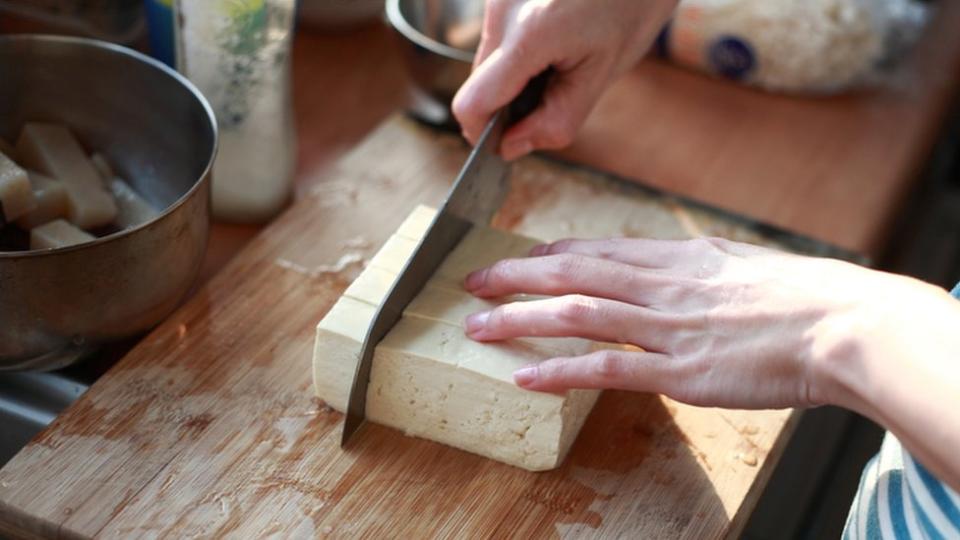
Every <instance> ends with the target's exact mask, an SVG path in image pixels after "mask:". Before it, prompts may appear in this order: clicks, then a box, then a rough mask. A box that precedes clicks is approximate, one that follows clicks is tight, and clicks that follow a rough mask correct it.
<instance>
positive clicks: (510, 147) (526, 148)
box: [503, 139, 533, 161]
mask: <svg viewBox="0 0 960 540" xmlns="http://www.w3.org/2000/svg"><path fill="white" fill-rule="evenodd" d="M532 151H533V143H531V142H530V140H529V139H520V140H519V141H509V142H507V143H505V144H504V145H503V159H506V160H508V161H509V160H513V159H517V158H519V157H523V156H525V155H527V154H529V153H530V152H532Z"/></svg>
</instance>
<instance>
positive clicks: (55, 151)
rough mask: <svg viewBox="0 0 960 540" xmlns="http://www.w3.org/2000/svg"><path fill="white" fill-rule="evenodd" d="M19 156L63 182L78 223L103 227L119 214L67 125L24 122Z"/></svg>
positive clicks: (69, 215) (73, 218) (71, 215)
mask: <svg viewBox="0 0 960 540" xmlns="http://www.w3.org/2000/svg"><path fill="white" fill-rule="evenodd" d="M17 157H18V158H19V159H20V162H21V163H22V164H23V165H24V166H26V167H29V168H31V169H36V170H37V171H39V172H41V173H44V174H46V175H48V176H51V177H53V178H56V179H57V180H60V181H61V182H63V184H64V188H66V191H67V197H68V200H69V208H68V211H67V218H68V219H69V221H70V222H71V223H73V224H74V225H76V226H77V227H80V228H81V229H92V228H95V227H100V226H103V225H107V224H109V223H110V222H112V221H113V219H114V218H115V217H116V215H117V205H116V204H115V203H114V201H113V197H112V196H111V195H110V194H109V193H108V192H107V191H106V189H105V188H104V186H103V182H102V181H101V179H100V175H99V173H97V170H96V168H95V167H94V166H93V164H92V163H91V162H90V158H88V157H87V154H86V153H85V152H84V151H83V148H82V147H81V146H80V143H79V142H77V140H76V138H74V136H73V134H72V133H70V130H68V129H67V128H65V127H63V126H60V125H56V124H44V123H39V122H32V123H28V124H26V125H24V127H23V131H22V132H21V133H20V138H19V139H18V140H17Z"/></svg>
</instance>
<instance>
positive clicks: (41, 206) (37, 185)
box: [17, 171, 67, 230]
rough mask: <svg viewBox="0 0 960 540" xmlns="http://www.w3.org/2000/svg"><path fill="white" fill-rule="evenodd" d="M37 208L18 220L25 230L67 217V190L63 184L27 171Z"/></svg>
mask: <svg viewBox="0 0 960 540" xmlns="http://www.w3.org/2000/svg"><path fill="white" fill-rule="evenodd" d="M27 176H29V177H30V186H31V187H32V188H33V200H34V201H35V202H36V206H35V207H34V208H33V210H31V211H29V212H27V213H26V214H24V215H23V216H21V217H20V219H18V220H17V225H19V226H20V227H21V228H24V229H28V230H29V229H33V228H34V227H38V226H40V225H43V224H44V223H49V222H51V221H53V220H55V219H58V218H62V217H64V216H66V215H67V190H66V189H65V188H64V187H63V182H60V181H57V180H54V179H53V178H50V177H49V176H47V175H44V174H40V173H38V172H35V171H27Z"/></svg>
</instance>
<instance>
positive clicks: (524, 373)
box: [513, 366, 537, 386]
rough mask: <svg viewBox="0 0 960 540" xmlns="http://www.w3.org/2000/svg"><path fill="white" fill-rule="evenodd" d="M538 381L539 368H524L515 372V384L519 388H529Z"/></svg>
mask: <svg viewBox="0 0 960 540" xmlns="http://www.w3.org/2000/svg"><path fill="white" fill-rule="evenodd" d="M536 379H537V366H527V367H522V368H520V369H518V370H516V371H514V372H513V382H515V383H517V385H518V386H527V385H528V384H530V383H532V382H533V381H535V380H536Z"/></svg>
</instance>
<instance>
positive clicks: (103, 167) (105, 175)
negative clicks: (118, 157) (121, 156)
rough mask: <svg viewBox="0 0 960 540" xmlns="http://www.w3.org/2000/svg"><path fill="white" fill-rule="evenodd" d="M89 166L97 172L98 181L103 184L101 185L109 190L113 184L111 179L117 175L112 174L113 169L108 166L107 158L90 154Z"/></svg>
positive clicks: (97, 153)
mask: <svg viewBox="0 0 960 540" xmlns="http://www.w3.org/2000/svg"><path fill="white" fill-rule="evenodd" d="M90 164H91V165H93V168H94V169H96V170H97V174H99V175H100V180H101V181H102V182H103V185H105V186H107V187H108V188H109V187H110V183H111V182H113V179H114V178H115V177H116V176H117V175H116V173H114V172H113V167H111V166H110V162H109V161H107V158H106V157H104V155H103V154H101V153H99V152H94V153H93V154H90Z"/></svg>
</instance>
